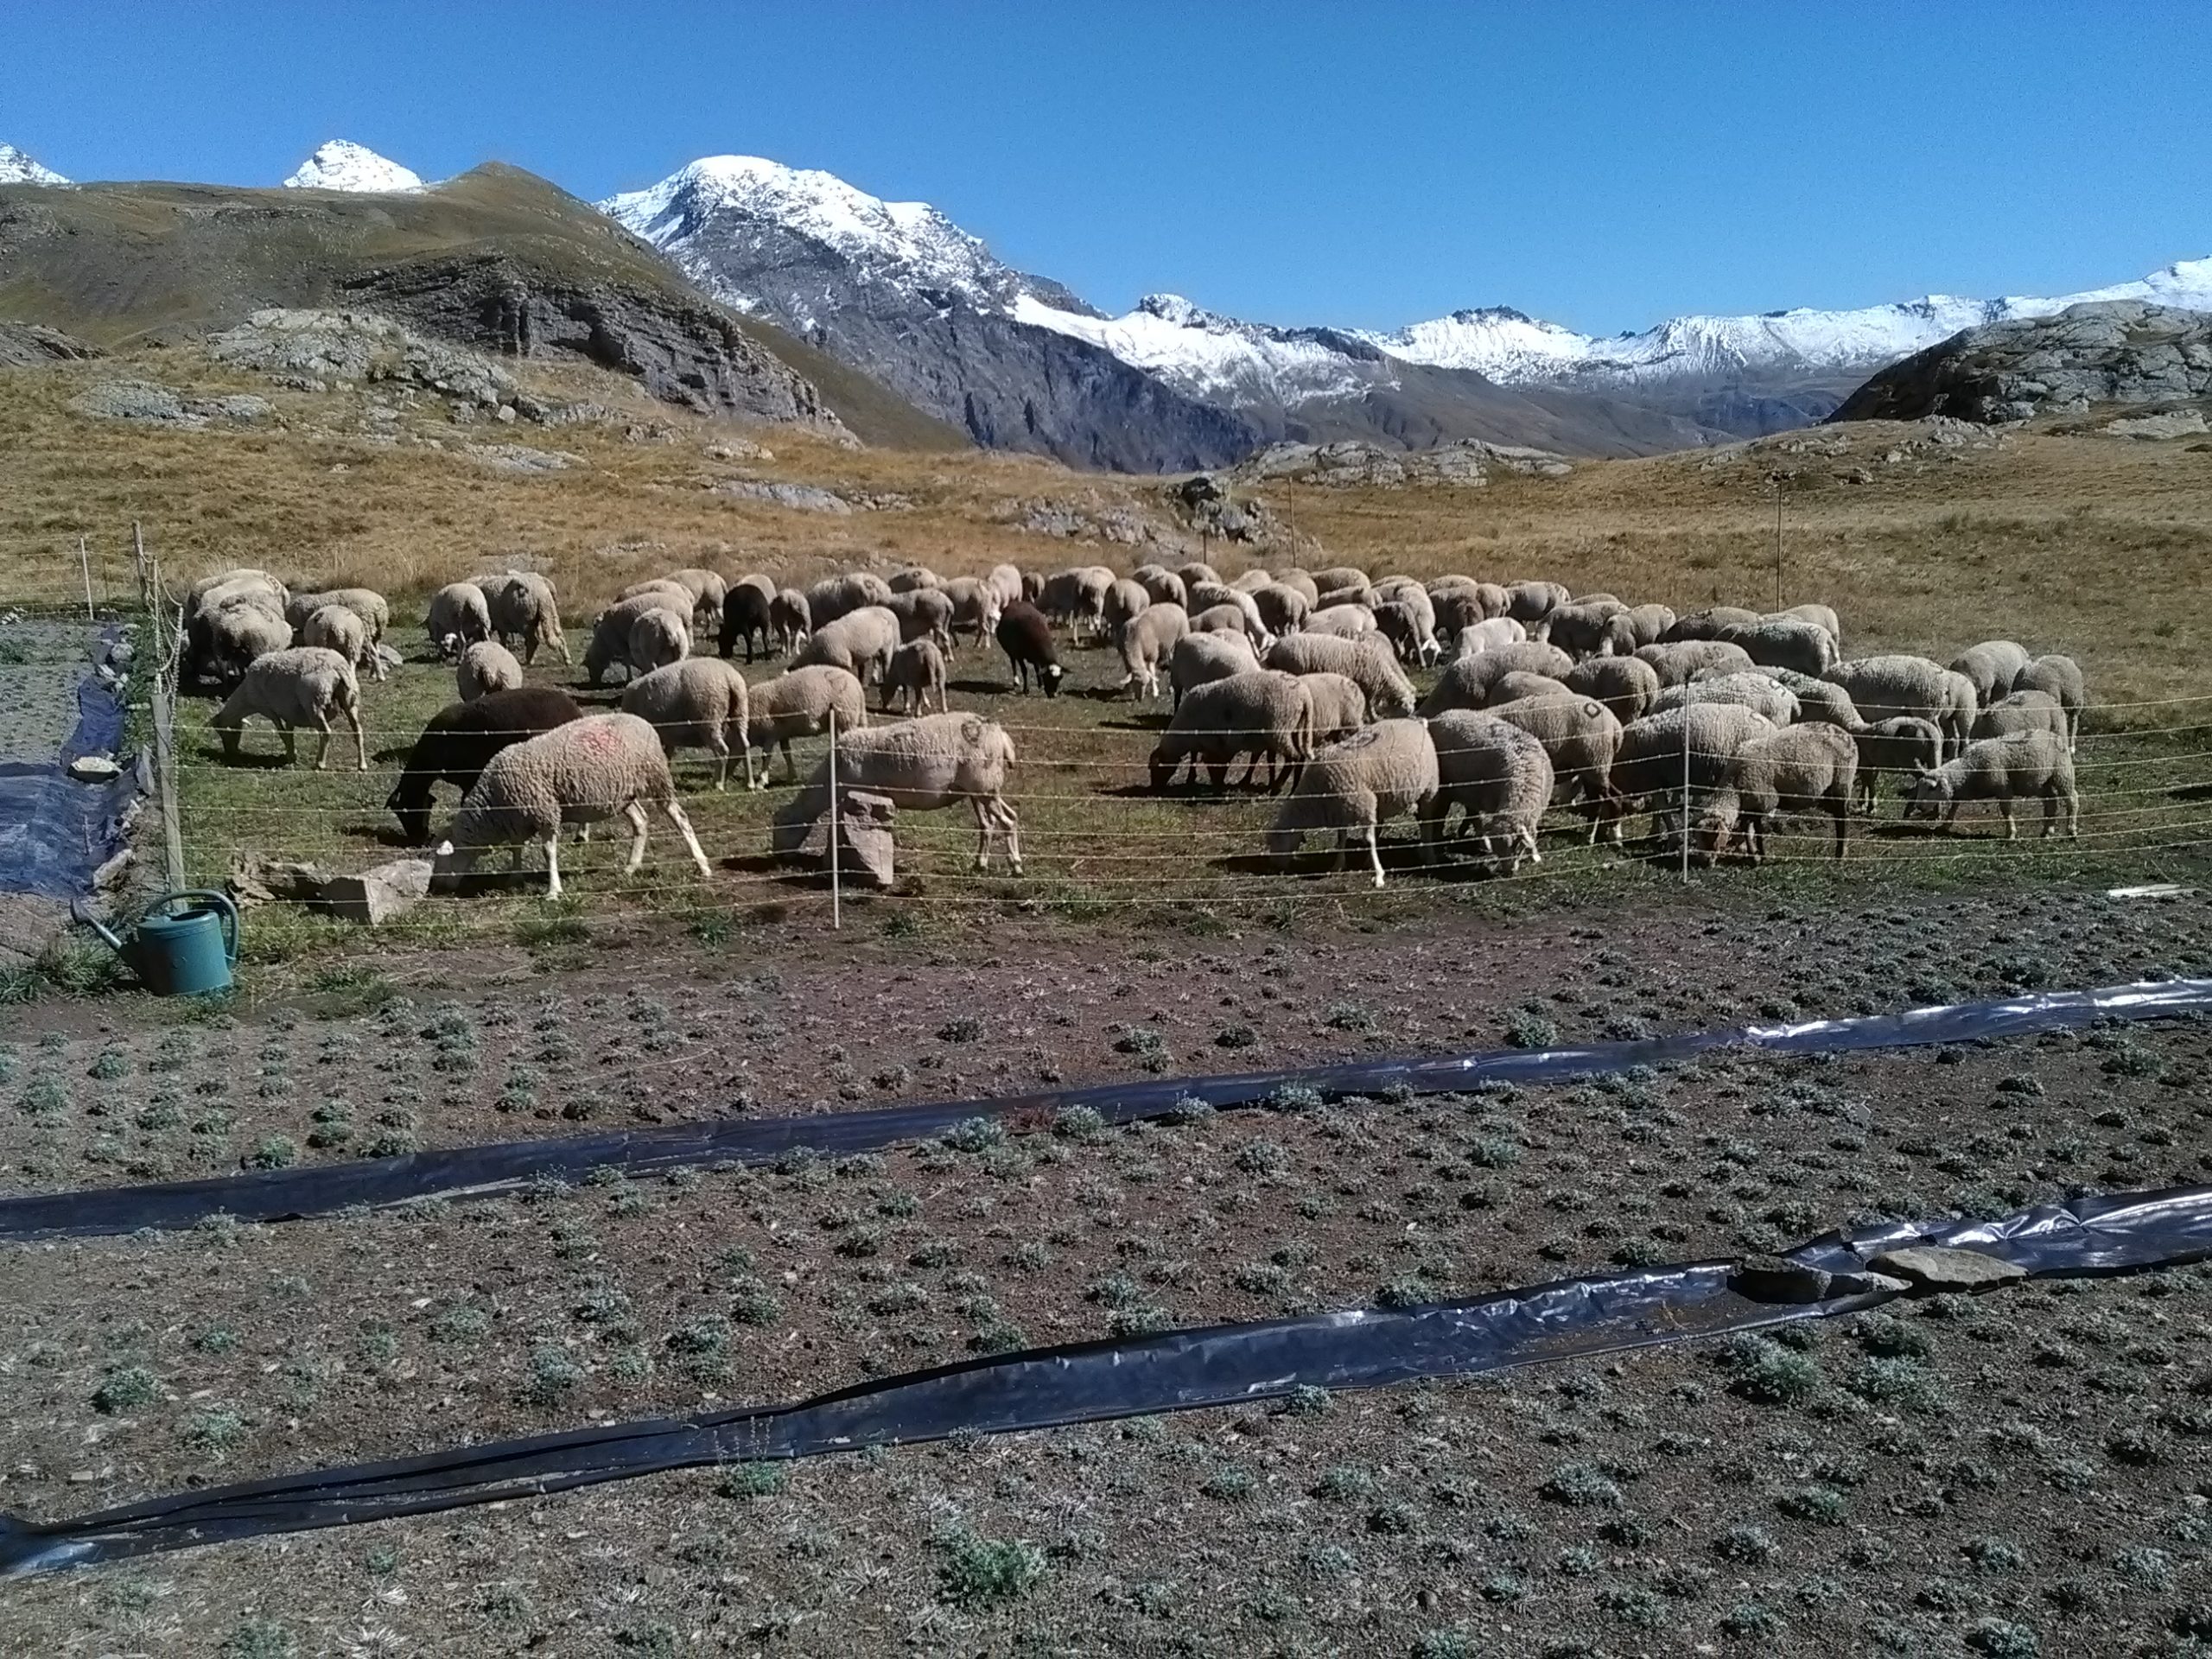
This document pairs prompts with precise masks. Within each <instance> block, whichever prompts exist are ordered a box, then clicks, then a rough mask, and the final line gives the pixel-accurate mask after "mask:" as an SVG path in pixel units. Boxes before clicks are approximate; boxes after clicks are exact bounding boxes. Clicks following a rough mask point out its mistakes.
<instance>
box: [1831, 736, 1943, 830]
mask: <svg viewBox="0 0 2212 1659" xmlns="http://www.w3.org/2000/svg"><path fill="white" fill-rule="evenodd" d="M1850 730H1851V735H1852V740H1853V741H1854V742H1856V743H1857V744H1858V745H1859V786H1858V790H1857V795H1858V803H1859V810H1860V811H1862V812H1867V813H1872V811H1873V810H1874V788H1875V785H1876V784H1877V783H1878V781H1879V780H1880V779H1881V777H1882V775H1883V774H1884V773H1885V772H1896V773H1897V774H1899V775H1900V776H1910V775H1911V774H1912V773H1914V772H1933V771H1935V770H1936V767H1938V766H1942V764H1943V732H1942V728H1941V727H1939V726H1937V725H1936V722H1935V721H1932V720H1923V719H1921V718H1920V717H1919V716H1918V715H1891V716H1889V718H1887V719H1886V720H1874V721H1862V722H1860V723H1859V725H1858V726H1855V727H1853V728H1850Z"/></svg>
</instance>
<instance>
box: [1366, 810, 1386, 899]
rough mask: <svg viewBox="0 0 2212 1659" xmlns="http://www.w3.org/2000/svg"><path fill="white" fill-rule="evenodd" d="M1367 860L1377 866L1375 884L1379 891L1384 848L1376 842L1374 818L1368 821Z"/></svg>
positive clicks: (1381, 880)
mask: <svg viewBox="0 0 2212 1659" xmlns="http://www.w3.org/2000/svg"><path fill="white" fill-rule="evenodd" d="M1367 861H1368V862H1369V863H1370V864H1371V865H1373V866H1374V868H1375V886H1376V889H1377V890H1378V891H1379V890H1380V889H1381V887H1382V886H1383V850H1382V849H1381V848H1379V847H1377V846H1376V844H1375V820H1374V819H1372V818H1370V819H1369V820H1368V821H1367Z"/></svg>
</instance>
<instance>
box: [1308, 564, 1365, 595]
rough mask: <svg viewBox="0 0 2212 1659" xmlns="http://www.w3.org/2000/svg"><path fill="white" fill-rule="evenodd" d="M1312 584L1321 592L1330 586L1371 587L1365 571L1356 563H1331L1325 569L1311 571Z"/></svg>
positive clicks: (1325, 591)
mask: <svg viewBox="0 0 2212 1659" xmlns="http://www.w3.org/2000/svg"><path fill="white" fill-rule="evenodd" d="M1313 585H1314V587H1315V588H1319V590H1320V591H1321V592H1322V593H1327V592H1328V591H1329V590H1330V589H1331V588H1371V587H1373V586H1374V585H1375V584H1374V583H1373V582H1371V581H1370V580H1369V579H1368V575H1367V572H1366V571H1364V570H1363V569H1360V568H1359V567H1358V566H1357V565H1356V564H1332V565H1331V566H1330V567H1329V568H1328V569H1325V570H1316V571H1315V572H1314V573H1313Z"/></svg>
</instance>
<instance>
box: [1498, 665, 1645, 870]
mask: <svg viewBox="0 0 2212 1659" xmlns="http://www.w3.org/2000/svg"><path fill="white" fill-rule="evenodd" d="M1488 712H1489V713H1491V714H1493V715H1497V717H1498V718H1499V719H1500V720H1503V721H1507V722H1508V723H1509V724H1511V725H1514V726H1517V727H1519V728H1521V729H1522V731H1524V732H1526V733H1528V734H1529V736H1531V737H1533V738H1535V740H1536V741H1538V742H1539V743H1541V744H1542V745H1543V746H1544V753H1546V754H1548V755H1549V756H1550V757H1551V763H1552V784H1553V789H1552V795H1553V799H1554V801H1555V802H1556V803H1557V804H1559V805H1560V806H1568V805H1572V804H1574V803H1575V802H1578V801H1579V802H1580V803H1581V804H1582V808H1583V815H1584V816H1585V817H1587V818H1588V819H1589V820H1590V840H1591V841H1592V843H1595V842H1596V841H1597V839H1598V832H1599V829H1601V828H1604V827H1605V826H1608V825H1610V826H1611V829H1612V832H1613V836H1614V838H1615V839H1616V840H1618V838H1619V836H1620V824H1619V821H1618V817H1617V815H1616V814H1615V812H1614V810H1613V804H1614V796H1613V785H1612V772H1613V757H1614V756H1615V755H1617V754H1618V753H1620V747H1621V723H1620V721H1618V720H1616V719H1615V718H1614V717H1613V711H1612V710H1611V709H1608V708H1606V707H1605V704H1604V703H1602V702H1599V701H1598V700H1597V699H1596V698H1595V697H1581V696H1576V695H1575V694H1574V693H1573V692H1572V691H1567V690H1564V689H1563V688H1562V690H1560V692H1559V693H1557V694H1554V695H1548V696H1534V697H1520V698H1516V699H1514V700H1513V701H1511V702H1494V703H1492V704H1491V706H1490V708H1489V710H1488Z"/></svg>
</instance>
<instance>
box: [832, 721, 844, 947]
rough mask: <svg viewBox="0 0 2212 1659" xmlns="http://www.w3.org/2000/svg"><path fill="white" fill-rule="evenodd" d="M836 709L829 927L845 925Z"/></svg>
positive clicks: (835, 927)
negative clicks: (839, 845) (839, 846)
mask: <svg viewBox="0 0 2212 1659" xmlns="http://www.w3.org/2000/svg"><path fill="white" fill-rule="evenodd" d="M840 827H841V826H840V825H839V823H838V821H837V711H836V709H831V710H830V711H829V929H830V931H832V932H836V931H838V930H840V929H842V927H843V926H844V925H845V903H844V899H845V895H844V893H843V890H842V882H841V880H840V873H839V870H838V868H837V836H838V831H839V829H840Z"/></svg>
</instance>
